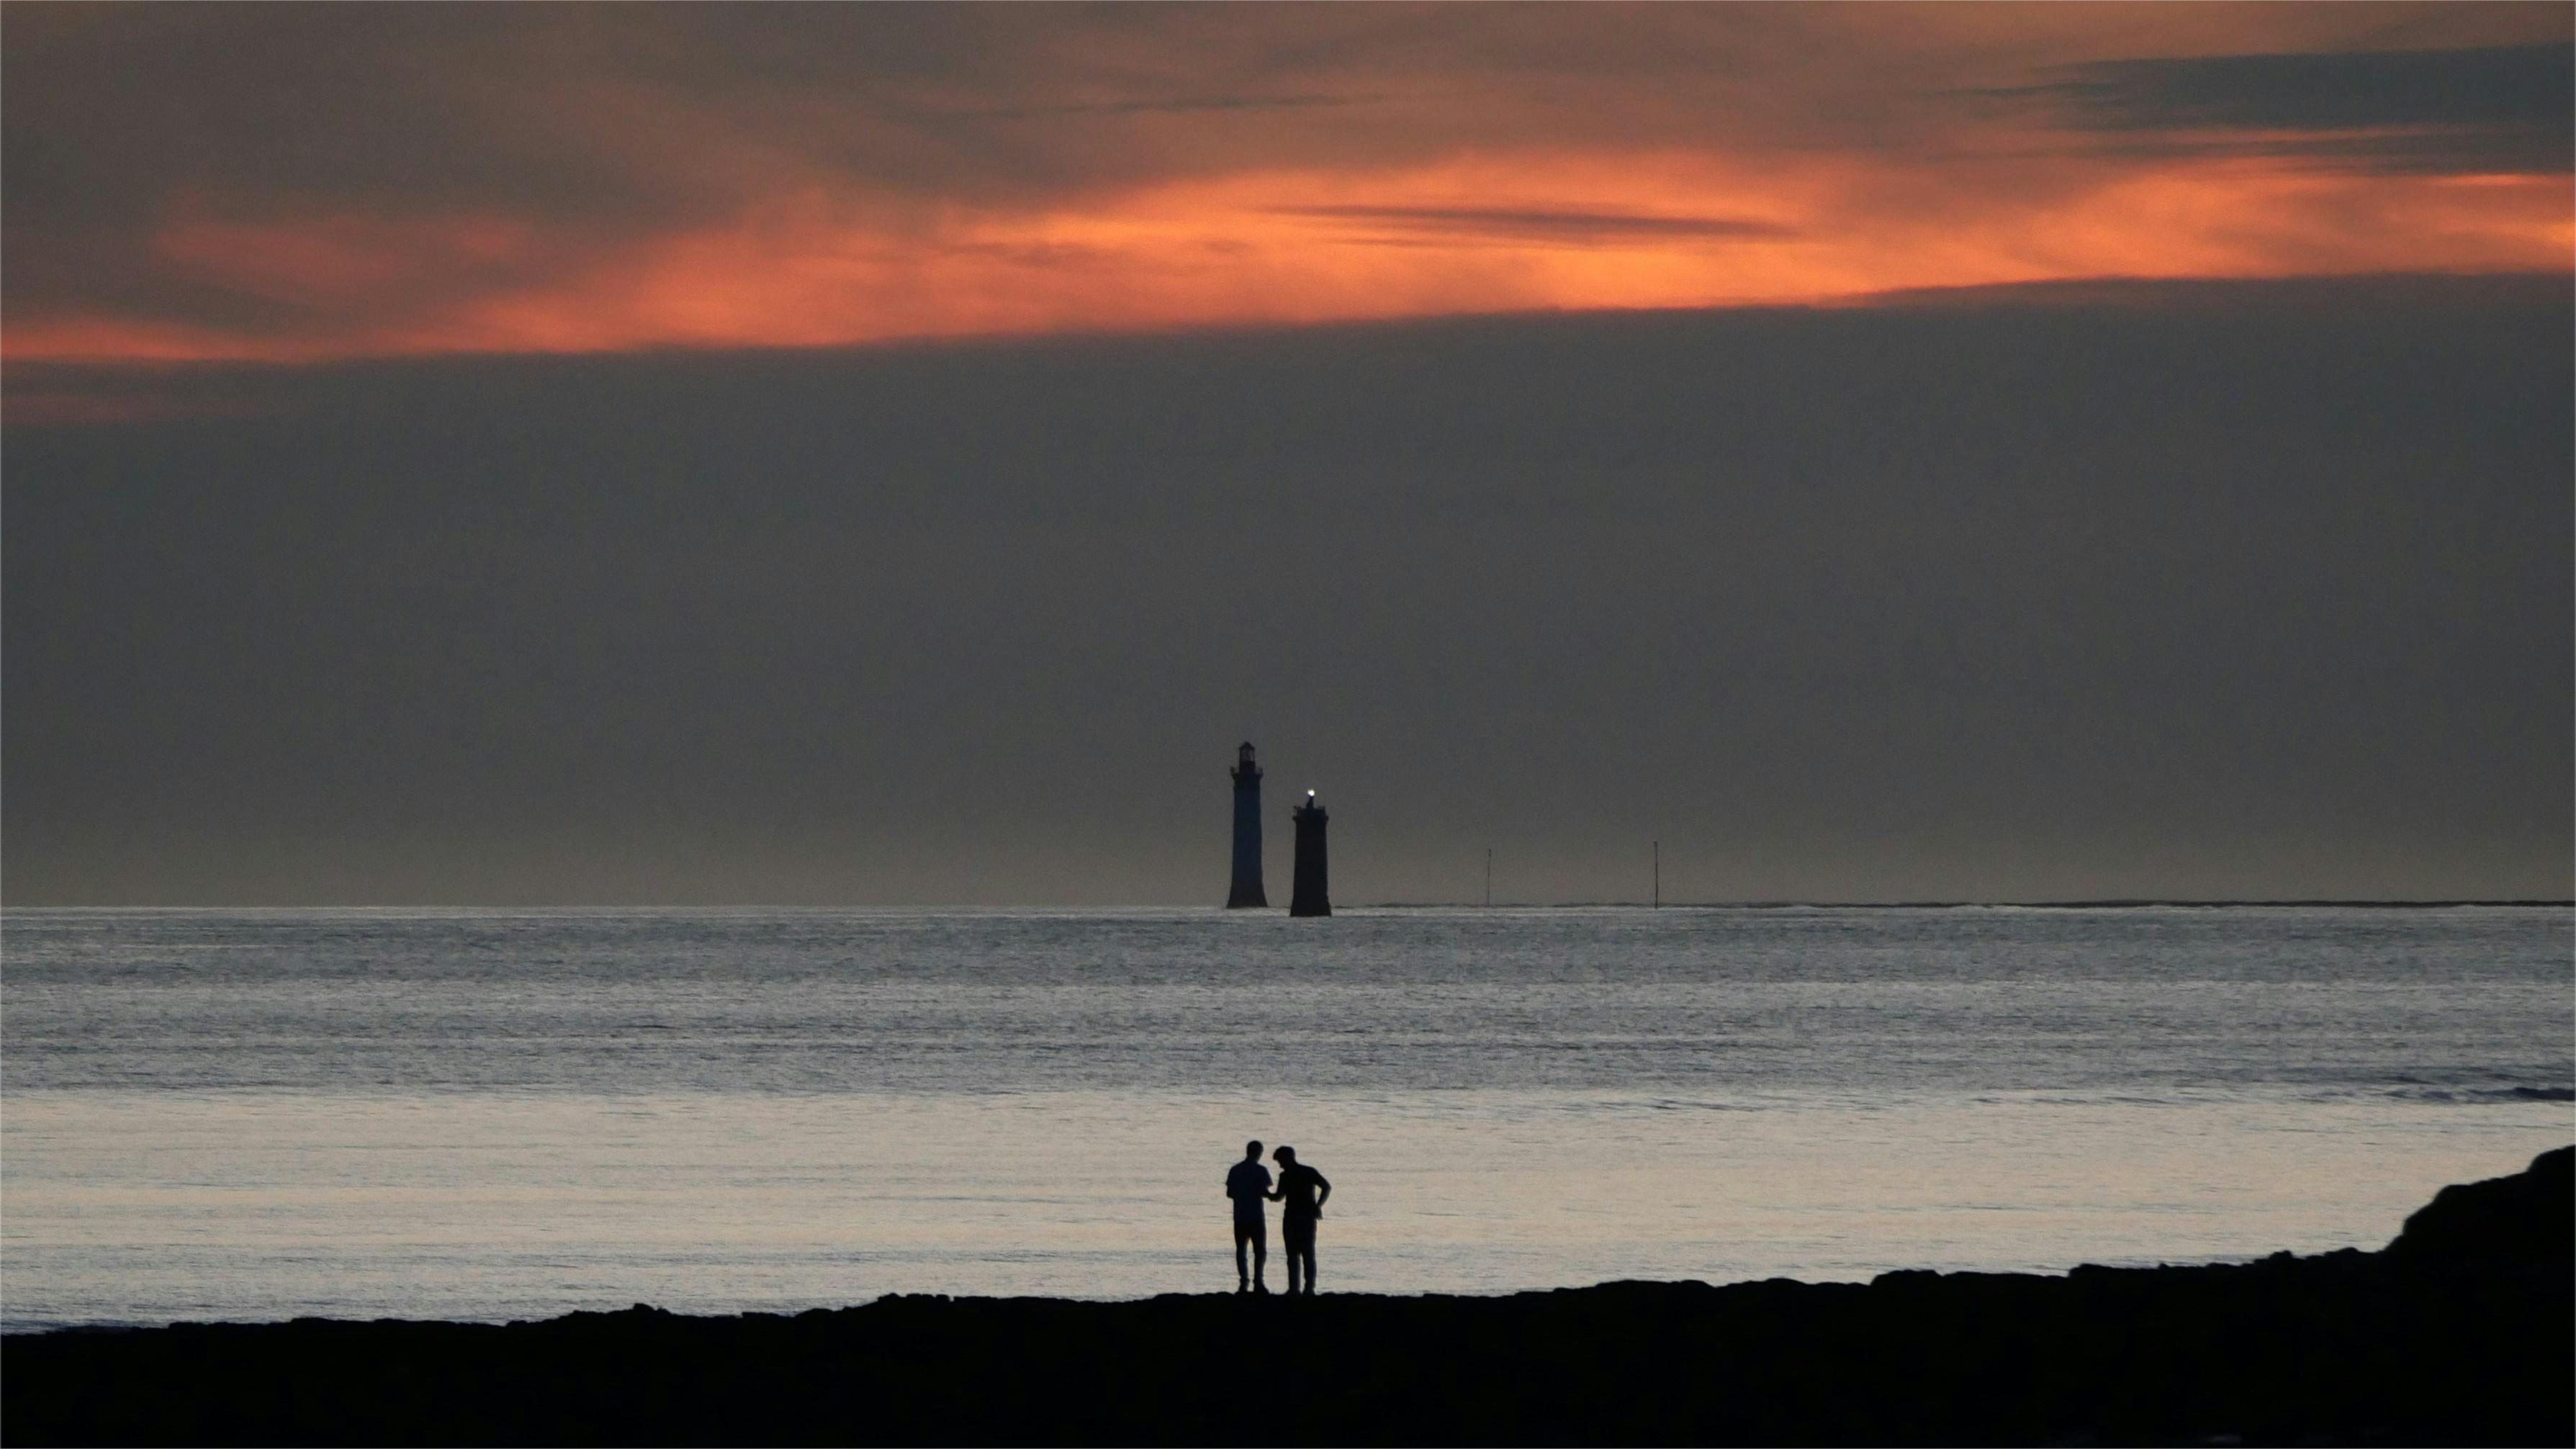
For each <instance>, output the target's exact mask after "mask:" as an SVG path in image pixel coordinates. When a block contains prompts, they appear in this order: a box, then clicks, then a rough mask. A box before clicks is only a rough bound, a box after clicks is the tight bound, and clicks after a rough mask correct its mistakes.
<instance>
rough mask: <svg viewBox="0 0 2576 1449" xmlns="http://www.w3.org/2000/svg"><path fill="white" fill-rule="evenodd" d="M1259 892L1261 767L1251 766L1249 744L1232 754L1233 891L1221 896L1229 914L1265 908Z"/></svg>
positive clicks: (1250, 743) (1264, 896)
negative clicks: (1234, 911)
mask: <svg viewBox="0 0 2576 1449" xmlns="http://www.w3.org/2000/svg"><path fill="white" fill-rule="evenodd" d="M1269 904H1270V898H1269V897H1268V896H1266V895H1264V894H1262V891H1261V767H1260V766H1259V765H1256V764H1254V763H1252V741H1250V740H1245V741H1244V742H1243V744H1242V747H1241V748H1239V749H1237V750H1236V751H1235V752H1234V888H1233V889H1232V890H1229V891H1227V892H1226V893H1225V908H1226V909H1227V910H1229V911H1231V910H1237V909H1240V908H1242V907H1245V906H1265V907H1266V906H1268V905H1269Z"/></svg>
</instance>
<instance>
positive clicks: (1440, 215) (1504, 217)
mask: <svg viewBox="0 0 2576 1449" xmlns="http://www.w3.org/2000/svg"><path fill="white" fill-rule="evenodd" d="M1271 211H1272V212H1273V213H1275V214H1277V215H1281V216H1294V217H1303V218H1306V219H1309V220H1315V221H1326V222H1346V223H1349V224H1350V225H1351V226H1352V227H1353V229H1355V230H1357V231H1360V232H1362V233H1395V234H1398V235H1402V236H1408V237H1417V238H1418V237H1424V236H1428V237H1432V238H1437V239H1439V240H1441V241H1458V240H1479V239H1481V240H1486V241H1491V242H1496V243H1502V244H1509V245H1525V244H1536V245H1542V246H1605V245H1617V244H1621V243H1629V242H1635V241H1639V240H1653V241H1675V240H1689V239H1700V240H1710V241H1725V240H1740V239H1744V238H1749V237H1765V238H1769V237H1785V236H1793V235H1795V234H1796V233H1797V228H1796V227H1793V226H1787V225H1784V224H1782V223H1779V222H1775V221H1761V220H1756V219H1752V218H1747V217H1731V216H1666V215H1661V214H1658V213H1651V212H1636V211H1596V210H1585V209H1579V208H1565V209H1558V210H1547V209H1541V208H1515V207H1496V206H1363V205H1341V206H1281V207H1273V208H1271Z"/></svg>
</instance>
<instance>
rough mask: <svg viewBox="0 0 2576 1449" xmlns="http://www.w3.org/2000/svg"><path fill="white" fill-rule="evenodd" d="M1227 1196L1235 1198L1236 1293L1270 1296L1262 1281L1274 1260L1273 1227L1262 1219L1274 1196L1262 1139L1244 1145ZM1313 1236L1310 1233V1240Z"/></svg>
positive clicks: (1229, 1175)
mask: <svg viewBox="0 0 2576 1449" xmlns="http://www.w3.org/2000/svg"><path fill="white" fill-rule="evenodd" d="M1225 1195H1226V1196H1227V1197H1230V1198H1233V1199H1234V1291H1235V1292H1237V1293H1267V1292H1269V1291H1270V1285H1269V1284H1267V1283H1264V1282H1262V1281H1261V1270H1262V1268H1263V1267H1264V1266H1265V1265H1266V1264H1268V1262H1269V1261H1270V1225H1269V1223H1268V1222H1267V1221H1266V1220H1265V1219H1264V1218H1263V1217H1262V1207H1261V1204H1262V1203H1263V1202H1264V1201H1266V1200H1268V1199H1269V1197H1270V1196H1271V1193H1270V1169H1269V1168H1266V1167H1264V1166H1262V1165H1261V1143H1260V1142H1259V1141H1258V1140H1255V1141H1251V1142H1247V1143H1245V1144H1243V1160H1242V1161H1241V1162H1238V1163H1236V1164H1235V1165H1234V1169H1233V1170H1232V1171H1230V1172H1228V1173H1227V1174H1226V1175H1225ZM1313 1237H1314V1235H1313V1234H1312V1233H1309V1234H1307V1238H1308V1240H1309V1241H1312V1240H1313ZM1246 1244H1250V1245H1251V1248H1252V1270H1251V1271H1250V1272H1249V1273H1247V1272H1245V1271H1244V1267H1243V1249H1244V1246H1245V1245H1246ZM1290 1271H1292V1272H1293V1271H1295V1270H1294V1269H1291V1270H1290ZM1289 1291H1291V1292H1294V1291H1296V1290H1295V1289H1293V1288H1292V1289H1290V1290H1289Z"/></svg>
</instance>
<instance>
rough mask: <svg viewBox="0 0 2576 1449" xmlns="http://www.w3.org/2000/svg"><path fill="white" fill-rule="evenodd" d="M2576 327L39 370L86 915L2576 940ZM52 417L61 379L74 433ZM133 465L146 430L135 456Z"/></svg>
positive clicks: (23, 704) (43, 675) (2533, 314)
mask: <svg viewBox="0 0 2576 1449" xmlns="http://www.w3.org/2000/svg"><path fill="white" fill-rule="evenodd" d="M2571 325H2576V297H2571V285H2570V281H2569V279H2568V278H2567V277H2566V276H2564V275H2558V276H2548V277H2538V278H2531V277H2506V278H2489V279H2474V278H2451V279H2428V278H2378V279H2373V278H2361V279H2349V280H2340V281H2329V280H2311V281H2294V282H2277V283H2273V282H2223V283H2221V282H2213V283H2171V284H2134V285H2130V284H2121V285H2110V284H2105V285H2093V286H2076V287H2056V288H2049V287H2043V288H2024V289H1994V290H1988V291H1972V292H1965V293H1937V294H1926V295H1924V296H1922V297H1920V298H1916V299H1912V300H1900V301H1896V302H1890V303H1885V304H1881V305H1875V306H1861V307H1839V308H1828V309H1820V310H1809V309H1798V308H1787V309H1775V310H1762V309H1743V310H1726V309H1719V310H1702V311H1672V312H1646V313H1621V314H1593V315H1558V316H1522V317H1491V318H1482V319H1464V320H1443V321H1420V322H1394V323H1378V324H1365V325H1348V326H1337V327H1325V328H1309V329H1303V330H1277V331H1260V330H1250V331H1231V332H1228V331H1218V332H1201V333H1195V334H1187V335H1170V336H1139V337H1128V338H1119V339H1103V338H1081V337H1072V338H1059V339H1055V340H1039V341H1025V342H961V343H946V344H916V345H908V346H896V347H880V348H873V349H857V350H821V351H803V352H730V353H710V354H649V353H648V354H635V355H625V356H608V357H587V358H583V357H567V358H516V359H473V358H466V359H450V360H434V359H433V360H379V361H365V362H349V363H340V364H328V365H315V366H305V367H297V368H273V369H267V368H260V367H255V366H248V365H245V366H239V367H211V368H196V369H190V370H187V371H185V372H184V373H180V374H152V375H149V376H138V374H136V373H135V372H134V371H133V370H131V369H119V368H114V367H109V368H104V369H100V370H98V371H96V372H94V373H90V372H83V371H81V370H80V369H78V368H76V367H62V368H57V369H55V370H54V371H52V372H47V373H40V374H35V376H36V380H37V381H38V382H39V383H42V384H44V385H48V386H53V385H59V386H61V387H64V388H67V389H72V390H75V391H77V392H79V393H80V394H82V395H83V396H86V397H91V398H106V399H109V400H110V404H112V400H113V398H114V396H115V395H116V393H117V391H118V389H120V388H133V389H136V390H138V392H142V391H148V393H149V394H150V398H151V408H150V409H149V411H150V413H151V415H152V417H154V418H158V419H159V420H157V421H155V420H149V419H147V420H143V421H123V422H118V423H115V424H113V425H99V426H47V427H30V428H19V427H12V428H11V430H10V431H9V434H8V438H7V450H6V467H7V478H6V493H5V574H0V587H5V598H0V605H5V614H0V618H5V628H6V634H5V657H0V667H5V681H0V682H5V690H6V710H5V715H4V716H0V720H5V731H4V732H0V736H4V737H0V747H4V748H5V754H4V755H0V770H4V771H5V779H0V784H5V791H6V794H5V805H6V814H5V832H6V833H5V842H4V843H5V859H4V861H0V863H4V864H5V871H6V876H5V886H6V894H7V898H8V900H9V901H10V902H11V903H12V904H19V905H32V904H37V903H40V902H262V903H302V902H496V903H507V902H602V903H607V902H675V903H676V902H771V901H778V902H1207V903H1211V904H1213V903H1215V902H1218V901H1220V900H1222V898H1223V893H1224V889H1225V884H1226V868H1227V842H1228V824H1229V809H1230V803H1229V786H1228V784H1227V781H1226V776H1225V771H1226V768H1227V766H1228V765H1229V764H1230V762H1231V759H1232V754H1233V747H1234V745H1235V742H1236V741H1237V740H1238V739H1241V738H1250V739H1252V740H1253V741H1255V742H1256V743H1258V745H1259V746H1260V748H1261V752H1262V757H1263V759H1264V761H1265V763H1266V764H1267V765H1268V767H1269V770H1270V775H1269V785H1270V797H1269V800H1268V812H1269V816H1270V822H1271V830H1270V854H1271V865H1272V870H1271V875H1272V877H1273V879H1272V882H1271V891H1272V895H1273V897H1274V899H1284V892H1285V887H1286V874H1287V845H1288V838H1289V837H1288V827H1287V819H1286V812H1287V808H1288V800H1289V795H1290V793H1291V791H1292V790H1302V789H1304V788H1306V787H1308V786H1312V787H1315V788H1317V789H1320V790H1321V791H1322V792H1323V795H1324V798H1325V800H1326V802H1327V803H1328V804H1329V805H1330V806H1331V807H1332V811H1333V826H1332V828H1333V850H1334V867H1335V872H1334V892H1335V896H1336V898H1337V899H1338V900H1339V901H1342V902H1346V903H1352V902H1368V901H1383V900H1438V899H1472V898H1473V897H1474V896H1475V895H1476V894H1477V892H1478V891H1479V889H1480V882H1481V871H1482V861H1483V852H1484V851H1485V849H1486V848H1487V847H1488V846H1490V847H1491V848H1492V849H1493V850H1494V852H1495V862H1496V864H1495V881H1496V889H1497V893H1498V895H1501V896H1504V897H1506V898H1511V899H1532V900H1569V899H1598V898H1628V899H1636V898H1642V897H1643V896H1644V895H1645V893H1646V890H1647V880H1648V877H1647V860H1648V842H1649V841H1650V840H1655V839H1660V840H1661V841H1662V842H1663V849H1664V861H1665V870H1664V881H1665V893H1666V896H1667V898H1668V899H1674V898H1681V899H1755V898H1838V899H1853V898H1860V899H1892V898H1985V899H2040V898H2067V897H2107V896H2124V897H2126V896H2201V897H2212V896H2231V897H2245V896H2254V897H2284V896H2303V897H2304V896H2352V897H2362V896H2370V897H2390V896H2414V897H2458V896H2480V897H2508V896H2509V897H2530V896H2541V897H2564V896H2565V895H2567V894H2568V893H2569V880H2570V871H2571V832H2570V802H2571V791H2572V790H2576V780H2572V779H2571V767H2570V743H2569V742H2570V737H2571V729H2576V719H2572V718H2571V715H2576V708H2572V707H2571V696H2576V680H2572V679H2571V663H2570V661H2571V655H2576V628H2571V616H2576V597H2572V596H2571V575H2576V549H2571V537H2576V505H2571V488H2570V478H2571V468H2572V467H2576V417H2571V402H2570V399H2571V395H2576V369H2572V368H2571V361H2570V345H2569V338H2570V332H2571ZM30 375H31V374H29V373H27V372H25V371H24V370H21V371H20V372H18V373H16V374H13V386H24V385H26V381H27V378H28V377H29V376H30ZM103 406H105V407H106V411H107V412H113V411H114V409H113V407H112V405H103Z"/></svg>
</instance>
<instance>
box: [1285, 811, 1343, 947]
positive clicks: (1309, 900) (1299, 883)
mask: <svg viewBox="0 0 2576 1449" xmlns="http://www.w3.org/2000/svg"><path fill="white" fill-rule="evenodd" d="M1288 815H1289V818H1290V819H1292V820H1295V821H1296V822H1297V875H1296V880H1295V884H1294V887H1293V888H1294V890H1295V894H1293V895H1291V896H1290V897H1289V898H1288V914H1290V915H1292V916H1329V915H1331V914H1332V913H1333V897H1332V893H1331V892H1330V891H1329V890H1327V889H1326V888H1325V884H1324V822H1325V821H1326V820H1327V819H1329V818H1331V817H1329V816H1327V815H1325V814H1324V807H1323V806H1321V805H1318V804H1316V803H1315V792H1314V791H1312V790H1309V791H1307V792H1306V803H1305V804H1303V805H1300V806H1298V807H1297V808H1296V809H1294V810H1291V811H1289V812H1288Z"/></svg>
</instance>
